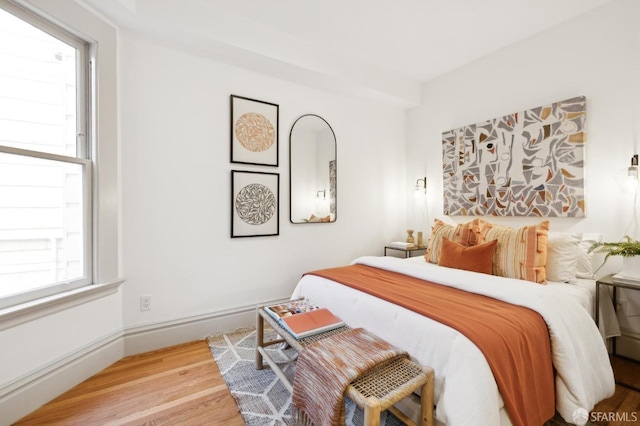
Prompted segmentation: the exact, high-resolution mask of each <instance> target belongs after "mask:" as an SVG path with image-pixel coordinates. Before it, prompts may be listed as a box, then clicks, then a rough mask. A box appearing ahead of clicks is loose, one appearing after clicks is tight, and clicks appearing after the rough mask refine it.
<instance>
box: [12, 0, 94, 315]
mask: <svg viewBox="0 0 640 426" xmlns="http://www.w3.org/2000/svg"><path fill="white" fill-rule="evenodd" d="M88 51H89V46H88V44H87V43H86V42H84V41H82V40H80V39H78V38H77V37H75V36H73V35H72V34H70V33H67V32H66V31H64V30H63V29H62V28H59V27H56V26H55V25H53V24H52V23H50V22H47V21H45V20H43V19H42V18H39V17H37V16H35V15H33V14H31V13H30V12H27V11H26V10H22V9H21V8H18V7H17V6H15V5H13V4H12V3H8V2H6V1H4V0H0V64H2V66H0V308H3V307H7V306H11V305H15V304H19V303H23V302H27V301H30V300H35V299H38V298H41V297H45V296H49V295H52V294H55V293H58V292H61V291H66V290H70V289H74V288H78V287H80V286H83V285H87V284H90V283H91V282H92V228H91V217H92V215H91V204H92V201H91V200H92V194H91V189H92V183H91V176H92V163H91V161H90V149H89V143H88V140H89V138H88V137H87V133H88V129H89V128H90V126H89V125H88V120H89V116H90V114H89V111H90V106H91V102H90V99H89V90H88V87H89V85H88V81H89V65H90V64H89V54H88Z"/></svg>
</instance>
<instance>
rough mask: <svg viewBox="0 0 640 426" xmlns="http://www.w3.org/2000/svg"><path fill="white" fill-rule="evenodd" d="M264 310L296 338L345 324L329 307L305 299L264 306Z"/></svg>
mask: <svg viewBox="0 0 640 426" xmlns="http://www.w3.org/2000/svg"><path fill="white" fill-rule="evenodd" d="M264 310H265V311H266V312H267V313H268V314H269V315H271V316H272V317H273V318H274V319H275V320H276V321H277V322H278V324H280V326H281V327H282V328H284V329H285V330H287V331H288V332H289V333H291V335H292V336H293V337H295V338H296V339H302V338H303V337H307V336H311V335H313V334H318V333H322V332H325V331H329V330H333V329H336V328H340V327H343V326H344V325H345V324H344V322H343V321H342V320H341V319H340V318H338V317H336V316H335V315H333V313H331V311H329V309H327V308H321V307H319V306H317V305H315V304H313V303H311V302H309V301H308V300H306V299H300V300H292V301H290V302H286V303H280V304H278V305H271V306H265V308H264Z"/></svg>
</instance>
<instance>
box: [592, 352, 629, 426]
mask: <svg viewBox="0 0 640 426" xmlns="http://www.w3.org/2000/svg"><path fill="white" fill-rule="evenodd" d="M611 365H612V366H613V371H614V374H615V376H616V381H621V382H624V383H627V384H630V385H632V386H635V387H636V388H640V363H638V362H635V361H631V360H628V359H626V358H622V357H617V356H612V357H611ZM591 420H593V421H594V423H595V424H597V425H608V426H622V425H638V424H640V392H637V391H634V390H632V389H629V388H627V387H624V386H621V385H616V392H615V394H614V395H613V396H612V397H611V398H608V399H605V400H603V401H600V402H599V403H598V404H597V405H596V406H595V408H594V409H593V411H592V412H591Z"/></svg>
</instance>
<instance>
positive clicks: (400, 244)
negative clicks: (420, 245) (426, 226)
mask: <svg viewBox="0 0 640 426" xmlns="http://www.w3.org/2000/svg"><path fill="white" fill-rule="evenodd" d="M389 247H393V248H397V249H403V250H408V249H412V248H414V247H415V245H413V244H411V243H405V242H402V241H394V242H392V243H389Z"/></svg>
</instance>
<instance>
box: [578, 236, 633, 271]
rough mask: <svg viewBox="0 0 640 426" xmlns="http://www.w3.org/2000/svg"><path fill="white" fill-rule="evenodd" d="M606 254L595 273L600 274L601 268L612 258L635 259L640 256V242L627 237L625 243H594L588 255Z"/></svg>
mask: <svg viewBox="0 0 640 426" xmlns="http://www.w3.org/2000/svg"><path fill="white" fill-rule="evenodd" d="M592 252H593V253H605V256H604V260H603V261H602V265H600V266H599V267H598V269H597V270H596V271H595V272H594V274H595V273H596V272H598V271H599V270H600V268H602V267H603V266H604V264H605V263H607V259H609V257H610V256H622V257H633V256H640V241H638V240H634V239H632V238H631V237H630V236H628V235H625V237H624V241H617V242H613V243H594V244H592V245H591V247H589V250H588V253H592Z"/></svg>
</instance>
